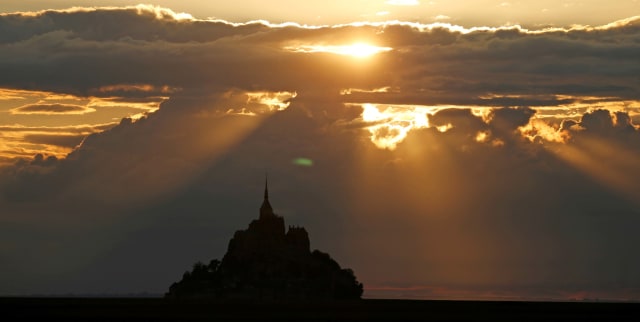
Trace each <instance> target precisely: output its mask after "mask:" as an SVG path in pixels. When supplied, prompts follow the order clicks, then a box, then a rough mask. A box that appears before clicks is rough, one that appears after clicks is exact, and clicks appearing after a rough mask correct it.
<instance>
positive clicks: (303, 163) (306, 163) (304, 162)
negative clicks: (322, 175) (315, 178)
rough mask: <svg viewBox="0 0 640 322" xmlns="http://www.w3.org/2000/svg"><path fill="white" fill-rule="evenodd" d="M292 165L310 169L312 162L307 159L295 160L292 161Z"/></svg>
mask: <svg viewBox="0 0 640 322" xmlns="http://www.w3.org/2000/svg"><path fill="white" fill-rule="evenodd" d="M293 164H295V165H299V166H303V167H311V166H313V160H311V159H307V158H297V159H293Z"/></svg>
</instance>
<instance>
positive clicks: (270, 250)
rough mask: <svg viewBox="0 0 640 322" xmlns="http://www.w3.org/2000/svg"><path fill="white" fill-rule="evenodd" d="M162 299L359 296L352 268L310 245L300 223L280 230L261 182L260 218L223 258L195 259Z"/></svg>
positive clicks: (359, 287)
mask: <svg viewBox="0 0 640 322" xmlns="http://www.w3.org/2000/svg"><path fill="white" fill-rule="evenodd" d="M165 296H166V297H173V298H193V297H205V298H206V297H211V298H227V299H229V298H235V299H270V300H292V299H295V300H300V299H357V298H360V297H361V296H362V283H359V282H358V281H357V279H356V277H355V275H354V273H353V271H352V270H351V269H343V268H341V267H340V265H339V264H338V263H337V262H336V261H335V260H333V259H332V258H331V256H329V254H326V253H323V252H320V251H318V250H314V251H313V252H311V251H310V249H309V235H308V233H307V231H306V229H304V228H303V227H292V226H289V229H288V230H287V231H286V233H285V224H284V219H283V218H282V217H280V216H278V215H277V214H275V213H274V212H273V208H272V207H271V203H270V202H269V190H268V183H267V181H266V180H265V187H264V200H263V202H262V206H261V207H260V216H259V217H258V219H255V220H253V221H252V222H251V223H250V224H249V227H248V228H247V229H246V230H238V231H236V232H235V234H234V236H233V238H231V240H230V241H229V246H228V248H227V253H226V254H225V255H224V257H223V259H222V261H218V260H215V259H214V260H212V261H211V262H210V263H209V264H208V265H205V264H203V263H196V264H195V265H194V267H193V270H192V271H191V272H186V273H185V274H184V275H183V277H182V280H181V281H179V282H177V283H173V285H171V287H170V289H169V292H168V293H167V294H166V295H165Z"/></svg>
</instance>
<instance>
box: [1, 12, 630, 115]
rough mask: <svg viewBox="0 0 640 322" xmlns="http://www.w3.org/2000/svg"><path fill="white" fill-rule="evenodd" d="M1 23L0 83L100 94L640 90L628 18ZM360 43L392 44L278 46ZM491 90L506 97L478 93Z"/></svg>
mask: <svg viewBox="0 0 640 322" xmlns="http://www.w3.org/2000/svg"><path fill="white" fill-rule="evenodd" d="M89 21H91V23H88V22H89ZM0 24H2V25H3V26H4V28H5V29H6V30H7V32H5V33H3V37H4V38H3V39H2V46H3V47H5V48H3V49H4V50H3V51H2V54H1V55H0V58H2V62H3V63H2V64H0V71H2V75H3V76H2V77H0V84H3V85H4V86H7V87H22V88H33V87H38V88H42V89H48V90H54V91H62V92H74V93H85V94H86V93H92V94H93V95H96V94H98V95H99V93H100V90H99V89H100V88H103V89H104V88H108V86H115V85H118V84H149V85H151V86H154V88H158V89H161V88H163V86H165V85H169V86H171V88H195V87H202V88H208V89H209V90H216V89H217V90H225V89H228V88H234V87H235V88H242V89H247V90H262V89H271V90H292V89H294V88H295V89H296V90H298V91H300V92H302V91H303V90H304V91H313V90H316V91H321V90H323V89H329V88H331V89H332V90H340V89H344V88H375V87H382V86H392V87H394V88H397V89H400V91H397V92H395V93H359V94H358V95H357V96H356V97H354V98H353V99H354V100H355V101H363V100H367V98H368V101H369V102H372V101H374V102H375V101H378V100H380V102H383V103H394V104H403V103H404V104H432V105H434V104H458V105H492V104H497V105H502V106H527V105H539V104H543V105H552V106H553V105H559V104H564V103H567V102H568V100H567V99H564V98H553V97H551V99H550V96H549V95H571V96H593V95H594V94H597V95H599V96H603V97H605V96H606V97H617V98H621V99H631V100H637V99H638V96H637V93H638V81H637V77H636V75H638V74H639V73H640V70H639V69H638V65H637V64H636V59H635V57H637V56H638V55H639V54H640V48H638V45H637V44H638V34H640V33H638V32H637V29H638V23H637V19H635V20H634V19H629V20H627V21H624V22H621V23H619V24H617V25H611V26H608V27H603V28H599V29H595V28H590V29H588V28H583V29H579V28H576V29H567V30H550V31H540V32H532V31H527V30H524V29H519V28H517V27H511V28H501V29H500V28H499V29H479V30H466V29H459V28H458V29H457V28H455V27H450V28H449V27H446V26H440V27H438V26H436V27H433V26H429V25H420V24H408V23H407V24H393V23H390V24H377V25H362V26H360V25H359V26H356V25H344V26H340V27H321V28H302V27H299V26H295V25H292V26H270V25H266V24H263V23H247V24H231V23H227V22H223V21H201V20H191V19H182V20H180V19H178V17H177V16H175V15H173V14H172V13H171V12H170V11H166V10H164V9H158V8H153V7H144V6H142V7H138V8H129V9H112V10H75V11H74V10H71V11H65V12H59V11H47V12H43V13H40V14H36V15H19V14H8V15H7V14H5V15H3V16H1V17H0ZM363 40H367V41H370V42H372V43H376V44H379V45H382V46H388V47H392V48H393V51H391V52H388V53H384V54H379V55H378V56H376V57H375V59H374V60H373V61H371V62H369V63H356V64H354V61H353V60H352V59H345V58H344V57H336V56H333V55H330V54H300V53H292V52H287V51H286V50H284V49H283V48H285V47H291V46H296V45H299V44H344V43H353V42H356V41H363ZM39 53H47V55H46V57H44V58H43V57H40V56H39ZM97 61H99V62H100V63H99V64H96V63H95V62H97ZM71 66H73V68H70V67H71ZM87 74H90V75H95V76H96V77H89V78H87V77H86V75H87ZM50 75H56V77H49V76H50ZM275 75H277V77H274V76H275ZM460 93H464V95H460ZM495 94H499V95H510V96H509V98H507V97H503V98H499V97H496V98H493V99H487V97H489V96H490V95H495ZM518 95H519V96H520V97H518ZM347 99H348V98H347Z"/></svg>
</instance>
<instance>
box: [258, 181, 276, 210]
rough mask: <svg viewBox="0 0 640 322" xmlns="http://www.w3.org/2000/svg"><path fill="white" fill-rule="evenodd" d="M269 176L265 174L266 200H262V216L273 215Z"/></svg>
mask: <svg viewBox="0 0 640 322" xmlns="http://www.w3.org/2000/svg"><path fill="white" fill-rule="evenodd" d="M268 180H269V178H268V176H267V175H266V174H265V176H264V200H263V201H262V206H260V218H264V217H265V216H273V215H274V213H273V208H271V204H270V203H269V181H268Z"/></svg>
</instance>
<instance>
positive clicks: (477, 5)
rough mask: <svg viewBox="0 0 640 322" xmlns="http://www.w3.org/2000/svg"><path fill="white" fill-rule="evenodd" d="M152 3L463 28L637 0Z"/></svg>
mask: <svg viewBox="0 0 640 322" xmlns="http://www.w3.org/2000/svg"><path fill="white" fill-rule="evenodd" d="M139 3H145V2H140V1H137V0H92V1H83V0H31V1H3V3H2V4H0V12H12V11H36V10H43V9H65V8H69V7H72V6H89V5H90V6H124V5H136V4H139ZM152 3H153V4H155V5H159V6H163V7H168V8H172V9H173V10H174V11H176V12H186V13H189V14H191V15H193V16H194V17H196V18H218V19H224V20H229V21H235V22H244V21H248V20H256V19H265V20H269V21H271V22H287V21H293V22H298V23H302V24H310V25H318V24H321V25H324V24H337V23H350V22H354V21H387V20H401V21H413V22H424V23H429V22H435V21H440V22H451V23H454V24H459V25H463V26H467V27H471V26H479V25H481V26H499V25H505V24H523V25H527V26H533V25H556V26H566V25H571V24H589V25H600V24H606V23H608V22H611V21H615V20H620V19H623V18H627V17H629V16H630V14H633V13H634V12H635V13H637V12H638V10H639V9H638V7H639V6H640V3H639V2H638V0H616V1H608V2H607V3H606V4H604V3H603V2H602V1H598V0H538V1H504V0H474V1H470V0H442V1H427V0H420V1H419V0H415V1H414V0H411V1H400V0H396V1H392V0H352V1H342V0H324V1H317V0H313V1H304V2H301V1H295V0H274V1H270V2H269V5H265V4H264V2H263V1H260V0H238V1H233V2H229V1H218V0H214V1H210V0H209V1H207V0H196V1H177V0H156V1H153V2H152Z"/></svg>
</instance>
